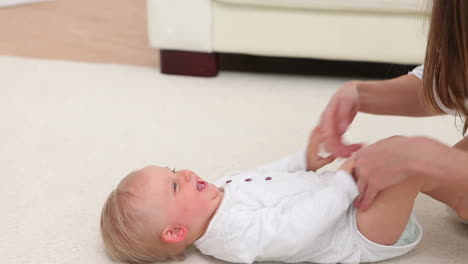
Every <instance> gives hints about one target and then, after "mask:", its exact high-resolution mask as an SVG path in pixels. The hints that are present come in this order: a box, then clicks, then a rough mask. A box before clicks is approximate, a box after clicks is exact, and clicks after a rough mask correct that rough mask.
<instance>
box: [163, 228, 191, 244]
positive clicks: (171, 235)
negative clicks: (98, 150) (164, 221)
mask: <svg viewBox="0 0 468 264" xmlns="http://www.w3.org/2000/svg"><path fill="white" fill-rule="evenodd" d="M187 234H188V229H187V227H185V226H180V225H176V226H169V227H166V228H165V229H164V230H163V232H162V233H161V239H162V241H164V242H166V243H169V244H176V243H179V242H182V241H184V240H185V238H186V237H187Z"/></svg>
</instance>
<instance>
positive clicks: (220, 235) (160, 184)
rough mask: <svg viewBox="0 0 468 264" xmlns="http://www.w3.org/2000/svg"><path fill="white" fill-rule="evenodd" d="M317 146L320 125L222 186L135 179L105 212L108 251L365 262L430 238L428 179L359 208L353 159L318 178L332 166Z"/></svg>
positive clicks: (196, 180)
mask: <svg viewBox="0 0 468 264" xmlns="http://www.w3.org/2000/svg"><path fill="white" fill-rule="evenodd" d="M319 141H320V129H318V128H316V129H314V131H312V133H311V136H310V138H309V143H308V146H307V148H306V149H305V150H304V151H301V152H300V153H298V154H297V155H292V156H289V157H286V158H284V159H282V160H280V161H278V162H275V163H271V164H267V165H263V166H260V167H258V168H256V169H254V170H250V171H244V172H237V173H234V174H231V175H228V176H226V177H224V178H222V179H220V180H219V181H217V182H216V183H214V184H212V183H208V182H206V181H204V180H203V179H202V178H200V177H199V176H198V175H197V174H196V173H194V172H192V171H190V170H178V171H175V170H170V169H168V168H166V167H159V166H148V167H145V168H143V169H140V170H137V171H134V172H132V173H130V174H129V175H128V176H127V177H125V178H124V179H123V180H122V181H121V182H120V184H119V185H118V187H117V189H116V190H114V191H113V192H112V193H111V194H110V196H109V198H108V199H107V201H106V203H105V205H104V208H103V211H102V217H101V233H102V237H103V240H104V244H105V247H106V251H107V252H108V253H109V255H110V256H111V257H112V258H114V259H116V260H120V261H124V262H129V263H152V262H155V261H158V260H166V259H174V258H177V257H179V256H181V255H183V253H184V251H185V249H187V248H188V247H189V246H191V245H195V246H196V247H197V248H198V249H199V250H200V251H201V252H202V253H203V254H205V255H210V256H213V257H215V258H218V259H222V260H225V261H230V262H236V263H252V262H253V261H281V262H290V263H293V262H314V263H338V262H339V263H359V262H374V261H381V260H384V259H388V258H393V257H396V256H400V255H403V254H405V253H407V252H408V251H410V250H411V249H413V248H414V247H415V246H416V245H417V244H418V243H419V241H420V239H421V237H422V229H421V227H420V225H419V224H418V222H417V221H416V219H415V217H414V216H413V215H412V209H413V203H414V199H415V198H416V196H417V195H418V193H419V192H422V191H426V190H427V188H428V187H427V186H426V183H424V181H423V180H422V179H421V178H419V177H410V178H411V179H409V180H407V181H405V182H403V183H401V184H398V185H395V186H394V187H391V188H389V189H387V190H385V191H383V192H381V193H380V194H379V195H378V197H377V198H376V200H375V202H374V203H373V204H372V206H371V207H370V208H369V209H368V210H366V211H364V212H361V211H357V210H356V209H355V208H354V207H353V200H354V199H355V198H356V197H357V195H358V193H359V192H358V186H357V185H356V183H355V181H354V179H353V176H352V172H353V167H354V160H353V158H351V159H348V160H347V161H345V162H344V164H343V165H342V166H341V168H340V170H339V171H338V172H325V173H321V174H317V173H315V172H314V171H316V170H317V169H319V168H321V167H322V166H324V165H326V164H328V163H330V162H332V161H333V159H332V158H330V157H329V158H321V157H319V156H318V154H317V153H318V145H319Z"/></svg>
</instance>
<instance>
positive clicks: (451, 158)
mask: <svg viewBox="0 0 468 264" xmlns="http://www.w3.org/2000/svg"><path fill="white" fill-rule="evenodd" d="M416 140H420V141H423V142H424V143H425V144H424V145H425V146H428V147H427V148H425V147H421V148H420V151H421V152H425V155H424V156H426V157H425V158H423V159H421V162H415V163H414V164H410V165H409V168H410V170H409V172H410V173H411V174H423V175H426V176H428V177H431V178H433V179H434V180H436V181H438V182H443V184H444V185H446V186H451V189H453V190H457V191H458V192H459V193H465V194H467V195H468V152H467V151H466V150H464V149H461V148H451V147H449V146H446V145H444V144H442V143H440V142H437V141H435V140H432V139H429V138H425V137H419V138H417V139H416ZM421 155H422V153H421Z"/></svg>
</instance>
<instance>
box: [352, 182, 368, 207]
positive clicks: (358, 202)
mask: <svg viewBox="0 0 468 264" xmlns="http://www.w3.org/2000/svg"><path fill="white" fill-rule="evenodd" d="M356 175H357V174H356ZM357 185H358V191H359V195H358V197H356V199H354V207H356V208H359V207H360V205H361V201H362V198H363V197H364V191H365V190H366V185H367V182H366V181H365V180H364V179H358V180H357Z"/></svg>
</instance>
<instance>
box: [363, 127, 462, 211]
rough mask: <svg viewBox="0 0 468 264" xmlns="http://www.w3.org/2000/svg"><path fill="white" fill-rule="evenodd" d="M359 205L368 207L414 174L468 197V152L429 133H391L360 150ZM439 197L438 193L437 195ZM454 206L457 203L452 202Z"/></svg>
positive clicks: (458, 194)
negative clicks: (451, 145)
mask: <svg viewBox="0 0 468 264" xmlns="http://www.w3.org/2000/svg"><path fill="white" fill-rule="evenodd" d="M356 157H357V161H356V167H355V173H356V174H355V177H356V178H357V182H358V187H359V191H360V195H359V197H358V198H357V199H356V202H355V204H356V206H357V207H358V208H360V209H363V210H365V209H366V208H368V207H369V206H370V205H371V203H372V201H373V200H374V198H375V197H376V195H377V194H378V193H379V192H380V191H382V190H385V189H387V188H388V187H390V186H392V185H394V184H397V183H400V182H402V181H403V180H405V179H406V178H408V177H412V176H413V175H421V176H423V177H425V178H427V182H428V183H430V184H431V185H432V187H431V188H430V189H434V188H435V187H437V188H438V189H443V190H444V192H445V193H448V194H450V195H451V196H452V198H450V199H449V200H452V201H457V200H458V199H459V198H462V197H466V198H468V197H467V196H468V152H466V151H463V150H460V149H457V148H451V147H449V146H447V145H444V144H442V143H440V142H438V141H436V140H433V139H430V138H426V137H396V136H395V137H390V138H386V139H383V140H380V141H378V142H376V143H374V144H372V145H369V146H367V147H366V148H363V149H361V150H360V151H358V152H357V153H356ZM434 198H436V199H437V197H434ZM448 205H449V206H451V207H453V203H451V204H448Z"/></svg>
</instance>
